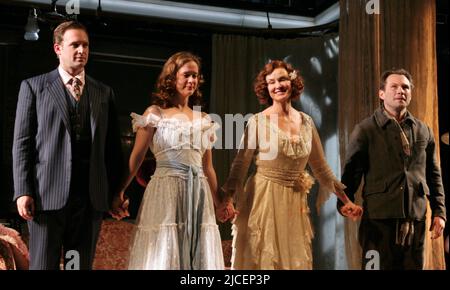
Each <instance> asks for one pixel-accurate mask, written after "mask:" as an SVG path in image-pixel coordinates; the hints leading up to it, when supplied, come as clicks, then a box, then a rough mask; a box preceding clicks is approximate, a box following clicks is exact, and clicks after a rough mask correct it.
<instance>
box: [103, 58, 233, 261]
mask: <svg viewBox="0 0 450 290" xmlns="http://www.w3.org/2000/svg"><path fill="white" fill-rule="evenodd" d="M202 82H203V80H202V76H201V73H200V60H199V58H198V57H197V56H195V55H193V54H191V53H189V52H179V53H176V54H174V55H172V56H171V57H170V58H169V59H168V60H167V62H166V63H165V65H164V67H163V70H162V72H161V74H160V76H159V79H158V83H157V86H156V89H157V92H156V93H155V95H154V105H152V106H151V107H149V108H148V109H147V110H146V111H145V112H144V114H143V115H142V116H141V115H138V114H135V113H132V114H131V116H132V124H133V130H134V131H135V132H136V140H135V145H134V148H133V151H132V153H131V156H130V160H129V172H130V173H129V176H128V178H127V180H126V182H125V185H124V187H123V189H122V191H121V192H120V194H119V196H116V197H115V199H114V201H113V208H112V214H113V216H114V217H116V218H118V219H120V218H122V217H124V216H127V215H128V211H127V207H128V200H127V198H126V197H125V194H124V192H125V189H126V188H127V186H128V185H129V184H130V182H131V181H132V179H133V178H134V176H135V175H136V173H137V170H138V168H139V167H140V165H141V164H142V161H143V160H144V157H145V154H146V152H147V150H148V148H150V149H151V151H152V153H153V154H154V155H155V158H156V170H155V173H154V175H153V176H152V178H151V180H150V182H149V184H148V185H147V188H146V190H145V193H144V197H143V199H142V202H141V205H140V208H139V212H138V216H137V219H136V230H135V233H134V235H133V238H132V241H131V246H130V257H129V265H128V268H129V269H171V270H177V269H181V270H191V269H192V270H197V269H202V270H209V269H223V268H224V261H223V254H222V246H221V238H220V233H219V229H218V226H217V224H216V219H215V210H214V208H215V205H218V204H219V200H218V197H217V179H216V174H215V171H214V168H213V166H212V153H211V146H212V144H213V142H214V141H215V131H216V130H217V124H215V123H213V122H212V121H211V120H210V118H209V116H207V115H206V114H202V113H201V112H198V111H194V110H192V107H193V105H196V104H198V103H199V101H200V97H201V92H200V91H199V86H200V84H201V83H202Z"/></svg>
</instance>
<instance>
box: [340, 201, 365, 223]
mask: <svg viewBox="0 0 450 290" xmlns="http://www.w3.org/2000/svg"><path fill="white" fill-rule="evenodd" d="M340 212H341V214H342V215H343V216H345V217H348V218H350V219H352V220H353V221H356V220H358V219H360V218H361V216H362V214H363V209H362V207H360V206H359V205H356V204H354V203H353V202H351V201H348V202H347V203H346V204H345V205H343V206H342V207H341V208H340Z"/></svg>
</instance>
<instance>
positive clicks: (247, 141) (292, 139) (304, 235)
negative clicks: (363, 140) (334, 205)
mask: <svg viewBox="0 0 450 290" xmlns="http://www.w3.org/2000/svg"><path fill="white" fill-rule="evenodd" d="M302 91H303V81H302V78H301V76H300V75H299V74H298V73H297V71H296V70H294V68H293V67H292V66H291V65H290V64H288V63H285V62H283V61H278V60H275V61H271V62H270V63H268V64H267V65H266V66H265V67H264V69H263V70H262V71H261V72H260V73H259V75H258V77H257V78H256V81H255V93H256V95H257V96H258V98H259V100H260V102H261V103H263V104H268V105H269V107H268V108H267V109H266V110H264V111H262V112H260V113H258V114H256V115H254V116H252V117H251V118H250V119H249V121H248V125H247V128H246V130H245V134H244V138H243V140H242V142H241V146H240V148H239V151H238V154H237V156H236V157H235V159H234V162H233V164H232V167H231V170H230V175H229V177H228V180H227V182H226V184H225V185H224V186H223V189H224V191H225V192H226V198H225V200H224V203H223V204H222V205H221V206H220V207H219V211H221V210H222V209H223V208H225V209H226V211H227V212H228V216H229V217H231V216H233V215H234V214H235V212H234V207H233V198H234V199H235V200H236V207H237V210H238V211H239V214H238V215H237V217H236V219H235V220H234V222H233V259H232V268H233V269H246V270H255V269H265V270H276V269H284V270H287V269H312V249H311V239H312V238H313V229H312V227H311V223H310V220H309V207H308V194H309V190H310V188H311V186H312V185H313V183H314V179H313V178H312V177H311V176H310V175H309V174H308V172H307V171H306V170H305V168H306V166H307V165H309V166H310V167H311V169H312V171H313V175H314V177H315V178H316V179H317V180H318V181H319V183H320V185H321V190H320V191H319V192H321V193H320V195H319V197H318V201H319V202H320V203H322V202H324V201H325V200H326V199H327V197H328V195H329V193H330V192H334V193H335V194H336V195H337V196H338V198H339V199H341V200H342V201H343V202H344V203H345V206H344V207H343V208H344V210H343V211H342V212H343V214H344V215H346V216H349V217H354V218H355V217H357V216H360V215H361V214H362V209H361V208H360V207H358V206H356V205H355V204H353V203H352V202H351V201H350V200H349V199H348V198H347V196H346V195H345V193H344V191H343V189H344V188H345V186H344V185H343V184H342V183H340V182H339V181H338V180H337V178H336V177H335V176H334V174H333V172H332V171H331V169H330V167H329V166H328V164H327V162H326V160H325V155H324V153H323V149H322V145H321V142H320V138H319V135H318V133H317V130H316V128H315V126H314V122H313V120H312V118H311V117H310V116H308V115H307V114H305V113H303V112H300V111H297V110H295V109H294V108H293V107H292V105H291V101H292V100H295V99H297V98H299V97H300V94H301V92H302ZM252 162H254V163H255V165H256V173H255V174H253V175H251V176H250V177H249V178H248V179H247V182H246V183H245V186H244V181H245V178H246V176H247V171H248V169H249V166H250V164H251V163H252Z"/></svg>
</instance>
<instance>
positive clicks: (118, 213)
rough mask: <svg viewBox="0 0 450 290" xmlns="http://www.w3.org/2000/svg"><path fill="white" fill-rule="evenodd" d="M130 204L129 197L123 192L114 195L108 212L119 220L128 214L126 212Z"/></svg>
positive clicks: (128, 214)
mask: <svg viewBox="0 0 450 290" xmlns="http://www.w3.org/2000/svg"><path fill="white" fill-rule="evenodd" d="M129 205H130V199H129V198H128V196H126V195H125V194H123V193H121V194H119V195H116V196H114V198H113V201H112V205H111V210H110V211H109V214H110V215H111V216H112V217H113V218H114V219H116V220H118V221H119V220H121V219H123V218H125V217H128V216H130V213H129V212H128V206H129Z"/></svg>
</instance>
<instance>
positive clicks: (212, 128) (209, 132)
mask: <svg viewBox="0 0 450 290" xmlns="http://www.w3.org/2000/svg"><path fill="white" fill-rule="evenodd" d="M204 121H205V122H204V125H202V131H203V134H204V136H205V137H206V139H207V140H208V142H207V143H208V144H207V145H208V146H206V148H208V149H211V148H212V146H213V145H214V143H216V141H217V133H216V132H217V130H219V129H220V125H219V124H218V123H216V122H214V121H212V120H211V117H210V116H208V115H206V116H205V117H204Z"/></svg>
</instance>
